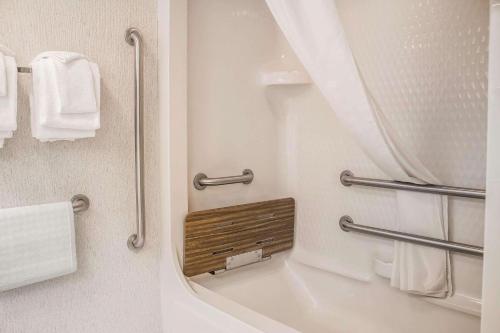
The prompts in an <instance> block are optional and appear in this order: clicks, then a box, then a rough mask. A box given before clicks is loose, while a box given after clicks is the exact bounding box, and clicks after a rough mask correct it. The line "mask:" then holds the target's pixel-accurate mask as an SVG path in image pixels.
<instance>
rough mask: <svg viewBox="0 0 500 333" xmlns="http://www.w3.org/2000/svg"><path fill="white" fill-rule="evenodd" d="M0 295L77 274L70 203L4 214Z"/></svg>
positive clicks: (1, 212)
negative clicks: (2, 292) (73, 273)
mask: <svg viewBox="0 0 500 333" xmlns="http://www.w3.org/2000/svg"><path fill="white" fill-rule="evenodd" d="M0 230H2V232H1V233H0V291H4V290H9V289H13V288H17V287H21V286H24V285H28V284H32V283H36V282H40V281H44V280H48V279H52V278H55V277H58V276H61V275H65V274H69V273H72V272H75V271H76V268H77V263H76V246H75V228H74V213H73V207H72V205H71V203H70V202H62V203H54V204H46V205H39V206H27V207H18V208H9V209H2V210H0Z"/></svg>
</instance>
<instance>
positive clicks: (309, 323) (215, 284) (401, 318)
mask: <svg viewBox="0 0 500 333" xmlns="http://www.w3.org/2000/svg"><path fill="white" fill-rule="evenodd" d="M190 283H191V285H192V287H193V289H194V290H195V292H196V293H197V294H198V295H199V297H200V298H201V299H203V300H204V301H205V302H208V303H211V304H212V305H215V306H216V307H218V308H219V309H221V310H223V311H226V312H228V313H230V314H232V315H233V316H238V317H240V318H239V319H241V320H243V321H246V322H247V323H249V324H251V325H253V326H254V327H258V328H259V329H260V330H261V331H263V332H273V333H275V332H278V331H279V332H297V331H299V332H314V333H316V332H318V333H319V332H332V333H333V332H335V333H337V332H349V333H356V332H362V333H371V332H373V333H381V332H383V333H389V332H394V333H400V332H405V333H413V332H414V333H422V332H426V333H433V332H435V333H443V332H453V333H458V332H464V333H466V332H467V333H470V332H479V318H477V317H475V316H471V315H464V314H463V313H460V312H456V311H454V310H449V309H445V308H443V307H440V306H436V305H429V303H427V302H425V301H423V300H422V299H419V298H418V297H415V296H410V295H407V294H404V293H401V292H399V291H396V290H393V289H391V288H390V287H389V285H388V283H387V280H384V279H381V278H374V279H373V280H372V281H370V282H361V281H356V280H354V279H351V278H346V277H343V276H340V275H337V274H333V273H329V272H325V271H322V270H319V269H316V268H311V267H308V266H306V265H303V264H301V263H298V262H296V261H294V260H293V259H290V257H289V255H287V254H281V255H275V256H273V258H272V259H271V260H269V261H266V262H263V263H258V264H253V265H249V266H246V267H243V268H240V269H236V270H233V271H228V272H223V273H221V274H218V275H210V274H203V275H200V276H197V277H194V278H191V279H190Z"/></svg>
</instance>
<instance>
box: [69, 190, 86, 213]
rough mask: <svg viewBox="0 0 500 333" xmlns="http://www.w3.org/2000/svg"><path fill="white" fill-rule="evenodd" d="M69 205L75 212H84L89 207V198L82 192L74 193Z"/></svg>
mask: <svg viewBox="0 0 500 333" xmlns="http://www.w3.org/2000/svg"><path fill="white" fill-rule="evenodd" d="M71 205H72V206H73V212H74V213H75V214H78V213H81V212H84V211H86V210H88V209H89V207H90V200H89V198H88V197H87V196H86V195H84V194H76V195H74V196H73V198H71Z"/></svg>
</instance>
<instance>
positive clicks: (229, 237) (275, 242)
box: [183, 198, 295, 276]
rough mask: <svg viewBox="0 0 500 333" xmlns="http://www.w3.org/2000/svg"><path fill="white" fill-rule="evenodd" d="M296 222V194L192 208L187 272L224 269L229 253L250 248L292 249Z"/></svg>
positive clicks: (187, 223)
mask: <svg viewBox="0 0 500 333" xmlns="http://www.w3.org/2000/svg"><path fill="white" fill-rule="evenodd" d="M294 225H295V200H294V199H293V198H286V199H279V200H271V201H262V202H256V203H251V204H245V205H238V206H231V207H224V208H216V209H210V210H204V211H199V212H192V213H190V214H188V216H187V217H186V220H185V223H184V268H183V270H184V274H185V275H186V276H193V275H197V274H201V273H206V272H211V271H217V270H220V269H224V268H225V267H226V258H227V257H230V256H235V255H238V254H241V253H245V252H249V251H254V250H258V249H262V251H263V255H264V256H269V255H271V254H273V253H276V252H280V251H285V250H288V249H291V248H292V247H293V235H294Z"/></svg>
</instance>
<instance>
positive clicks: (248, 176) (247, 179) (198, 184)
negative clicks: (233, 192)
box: [193, 169, 253, 190]
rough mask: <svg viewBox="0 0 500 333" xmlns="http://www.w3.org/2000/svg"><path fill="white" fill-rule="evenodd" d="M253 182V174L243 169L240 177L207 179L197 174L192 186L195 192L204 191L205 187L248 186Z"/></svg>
mask: <svg viewBox="0 0 500 333" xmlns="http://www.w3.org/2000/svg"><path fill="white" fill-rule="evenodd" d="M252 181H253V172H252V170H250V169H245V170H243V172H242V175H241V176H229V177H219V178H208V177H207V175H205V174H204V173H199V174H197V175H196V176H195V177H194V179H193V185H194V187H195V188H196V189H197V190H204V189H205V188H206V187H207V186H219V185H227V184H236V183H243V184H250V183H251V182H252Z"/></svg>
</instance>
